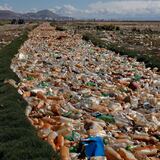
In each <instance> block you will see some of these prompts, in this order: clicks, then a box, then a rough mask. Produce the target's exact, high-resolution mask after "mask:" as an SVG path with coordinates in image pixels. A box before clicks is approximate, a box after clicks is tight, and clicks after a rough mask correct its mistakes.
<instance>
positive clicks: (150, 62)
mask: <svg viewBox="0 0 160 160" xmlns="http://www.w3.org/2000/svg"><path fill="white" fill-rule="evenodd" d="M83 39H84V40H86V41H91V42H92V43H93V44H94V45H95V46H98V47H103V48H107V49H109V50H111V51H114V52H116V53H119V54H121V55H128V56H129V57H132V58H136V59H137V60H138V61H140V62H144V63H145V65H146V66H147V67H151V68H154V67H157V68H158V69H159V70H160V60H159V59H158V58H157V57H156V56H154V55H150V54H141V53H140V52H138V51H136V50H129V49H126V48H125V47H119V46H118V44H106V43H105V42H104V41H103V40H101V39H100V38H98V37H97V36H96V35H94V34H91V33H85V34H84V35H83Z"/></svg>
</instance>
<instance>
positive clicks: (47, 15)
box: [0, 10, 73, 20]
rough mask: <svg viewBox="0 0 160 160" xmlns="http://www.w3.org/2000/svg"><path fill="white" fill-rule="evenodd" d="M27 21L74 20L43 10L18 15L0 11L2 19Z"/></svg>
mask: <svg viewBox="0 0 160 160" xmlns="http://www.w3.org/2000/svg"><path fill="white" fill-rule="evenodd" d="M19 18H22V19H26V20H73V18H72V17H64V16H59V15H57V14H55V13H53V12H52V11H50V10H41V11H38V12H36V13H33V12H30V13H24V14H21V13H16V12H13V11H9V10H0V19H19Z"/></svg>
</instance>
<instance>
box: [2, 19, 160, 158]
mask: <svg viewBox="0 0 160 160" xmlns="http://www.w3.org/2000/svg"><path fill="white" fill-rule="evenodd" d="M159 51H160V23H159V22H51V23H49V22H45V23H42V22H41V23H40V25H37V23H36V24H34V23H32V24H25V25H10V24H4V23H3V25H2V26H0V114H1V116H0V126H1V131H0V159H2V160H32V159H33V160H59V159H65V160H72V159H73V160H77V159H79V155H80V152H81V150H80V149H79V148H80V142H81V139H84V138H88V137H90V136H93V137H94V136H95V135H96V136H97V135H98V136H101V137H103V143H104V146H105V151H106V156H107V158H108V159H111V160H115V159H116V158H115V157H114V156H115V154H116V155H118V157H119V158H118V159H119V160H122V159H124V160H126V159H127V158H126V157H125V156H128V155H129V156H131V157H133V159H134V160H142V159H144V160H153V159H155V160H157V159H159V158H160V133H159V129H160V90H159V89H160V86H159V85H160V81H159V78H160V75H159V70H160V53H159ZM134 58H135V59H134ZM136 60H137V61H136ZM138 61H139V62H138ZM149 67H150V68H149ZM155 67H156V68H155ZM13 71H14V72H13ZM146 151H147V152H146ZM113 152H114V154H113ZM112 154H113V155H112ZM124 155H125V156H124ZM60 157H61V158H60Z"/></svg>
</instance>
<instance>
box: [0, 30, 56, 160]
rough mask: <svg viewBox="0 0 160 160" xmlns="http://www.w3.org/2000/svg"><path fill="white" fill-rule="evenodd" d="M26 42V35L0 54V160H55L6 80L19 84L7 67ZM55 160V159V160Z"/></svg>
mask: <svg viewBox="0 0 160 160" xmlns="http://www.w3.org/2000/svg"><path fill="white" fill-rule="evenodd" d="M26 39H27V33H24V34H23V35H22V36H20V37H19V38H17V39H15V40H14V41H13V42H12V43H11V44H9V45H7V46H6V47H4V48H3V49H2V50H0V159H1V160H51V157H52V156H53V155H54V157H57V155H56V153H54V152H53V150H52V148H51V146H50V145H49V144H48V143H46V142H44V141H42V140H40V139H39V138H38V137H37V135H36V131H35V129H34V127H32V126H31V124H30V122H29V121H28V119H27V117H26V116H25V114H24V113H25V108H26V105H27V103H26V102H25V101H24V100H23V98H22V97H21V96H20V95H19V94H18V93H17V90H16V89H15V88H14V87H12V86H11V85H9V84H4V80H6V79H14V80H16V81H17V82H18V81H19V79H18V77H17V76H16V74H15V73H13V72H12V70H11V69H10V63H11V60H12V58H13V57H14V55H15V54H17V52H18V49H19V48H20V46H21V45H22V44H23V43H24V41H25V40H26ZM55 159H58V158H55Z"/></svg>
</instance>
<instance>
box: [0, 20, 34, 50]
mask: <svg viewBox="0 0 160 160" xmlns="http://www.w3.org/2000/svg"><path fill="white" fill-rule="evenodd" d="M9 23H10V21H0V49H1V48H3V47H4V46H6V45H8V44H9V43H11V41H13V40H14V39H15V38H17V37H19V36H20V35H21V33H23V32H24V31H25V30H26V29H27V30H30V29H31V28H32V27H33V26H34V25H35V24H25V25H11V24H9Z"/></svg>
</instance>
